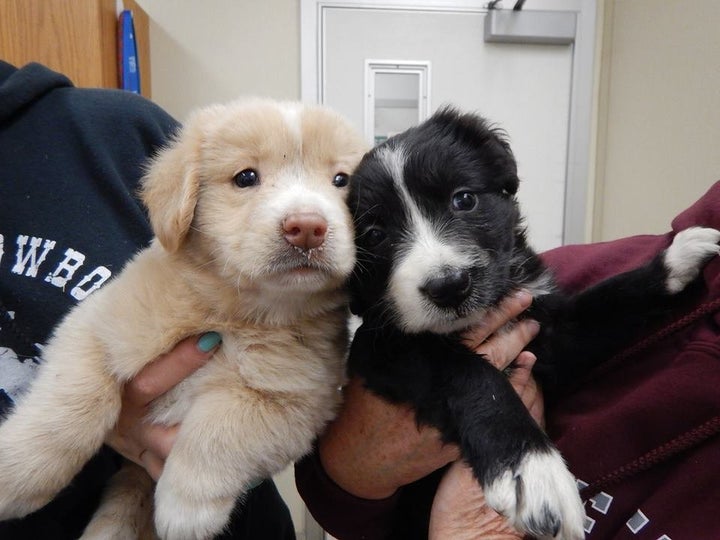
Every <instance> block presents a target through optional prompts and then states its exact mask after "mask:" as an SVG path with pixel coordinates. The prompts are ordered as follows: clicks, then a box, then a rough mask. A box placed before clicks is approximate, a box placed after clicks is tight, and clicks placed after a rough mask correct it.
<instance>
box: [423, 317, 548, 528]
mask: <svg viewBox="0 0 720 540" xmlns="http://www.w3.org/2000/svg"><path fill="white" fill-rule="evenodd" d="M491 317H492V315H491ZM491 317H489V318H491ZM496 317H497V320H503V319H504V318H505V317H504V316H503V315H496ZM492 326H495V325H492ZM537 330H538V327H537V323H534V322H533V321H520V322H519V323H518V324H517V325H516V326H515V327H514V328H513V329H512V330H511V331H510V332H507V333H505V332H503V333H499V334H497V335H495V336H494V337H493V338H491V339H488V340H487V341H485V339H486V337H487V335H488V331H490V333H492V331H491V328H486V325H483V326H482V327H479V328H475V329H473V330H471V331H469V332H468V333H467V334H466V335H465V336H464V338H465V343H466V345H468V346H469V347H471V348H472V349H473V350H474V351H475V352H477V353H478V354H484V355H485V356H486V358H487V359H488V361H489V362H490V363H492V364H493V365H494V366H495V367H497V368H498V369H505V368H506V367H507V366H509V365H510V364H511V363H513V361H514V364H513V371H512V373H511V375H510V378H509V381H510V383H511V384H512V386H513V388H514V389H515V391H516V392H517V393H518V395H519V396H520V399H521V400H522V402H523V404H524V405H525V407H526V408H527V409H528V411H529V412H530V414H531V416H532V417H533V418H534V419H535V421H536V422H538V423H539V424H540V425H541V426H542V425H543V399H542V393H541V392H540V390H539V388H538V386H537V383H536V382H535V379H534V378H533V377H532V367H533V365H534V363H535V360H536V358H535V355H534V354H532V353H530V352H527V351H524V352H520V351H522V349H523V348H524V347H525V346H527V344H528V343H529V342H530V341H531V340H532V338H533V337H534V336H535V335H536V334H537ZM428 536H429V538H430V539H433V540H443V539H446V538H452V539H457V540H479V539H483V540H488V539H493V540H511V539H519V538H523V535H522V534H520V533H519V532H517V531H516V530H515V529H513V528H512V527H511V526H510V525H509V524H508V522H507V520H506V519H505V517H503V516H502V515H500V514H498V513H497V512H495V511H494V510H493V509H492V508H490V507H489V506H488V505H487V503H486V502H485V496H484V494H483V491H482V488H481V487H480V484H478V482H477V480H476V479H475V477H474V475H473V473H472V470H471V469H470V468H469V467H468V466H467V465H466V464H465V463H464V462H462V461H456V462H455V463H453V465H452V466H451V467H450V469H448V471H447V472H446V473H445V475H444V476H443V479H442V480H441V482H440V485H439V486H438V489H437V491H436V492H435V498H434V500H433V505H432V509H431V511H430V529H429V533H428Z"/></svg>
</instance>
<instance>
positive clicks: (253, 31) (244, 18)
mask: <svg viewBox="0 0 720 540" xmlns="http://www.w3.org/2000/svg"><path fill="white" fill-rule="evenodd" d="M138 4H140V5H141V7H142V8H143V9H144V10H145V11H146V12H147V14H148V16H149V18H150V50H151V76H152V87H153V101H155V102H157V103H158V104H159V105H161V106H162V107H163V108H165V109H166V110H167V111H168V112H170V113H171V114H172V115H174V116H175V117H176V118H178V119H179V120H183V119H184V118H185V117H186V116H187V113H188V111H190V110H191V109H193V108H195V107H197V106H199V105H206V104H210V103H217V102H225V101H230V100H232V99H234V98H236V97H238V96H240V95H263V96H267V97H273V98H279V99H299V97H300V26H299V18H300V3H299V0H262V1H258V0H206V1H202V2H201V1H198V0H138Z"/></svg>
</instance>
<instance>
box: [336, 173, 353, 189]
mask: <svg viewBox="0 0 720 540" xmlns="http://www.w3.org/2000/svg"><path fill="white" fill-rule="evenodd" d="M348 179H349V177H348V175H347V174H345V173H342V172H341V173H337V174H336V175H335V178H333V186H335V187H339V188H340V187H345V186H347V185H348Z"/></svg>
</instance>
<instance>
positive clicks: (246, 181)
mask: <svg viewBox="0 0 720 540" xmlns="http://www.w3.org/2000/svg"><path fill="white" fill-rule="evenodd" d="M233 182H235V184H236V185H237V186H238V187H241V188H246V187H250V186H256V185H257V184H259V183H260V175H259V174H258V173H257V171H256V170H255V169H244V170H242V171H240V172H239V173H237V174H236V175H235V176H233Z"/></svg>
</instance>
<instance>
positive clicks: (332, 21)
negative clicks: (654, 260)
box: [302, 0, 595, 250]
mask: <svg viewBox="0 0 720 540" xmlns="http://www.w3.org/2000/svg"><path fill="white" fill-rule="evenodd" d="M504 3H505V4H507V5H506V6H504V7H506V8H511V7H512V5H513V4H514V1H508V0H505V2H504ZM485 5H486V2H479V1H475V2H462V1H461V2H452V1H445V2H443V1H440V2H437V1H436V2H432V1H428V2H418V1H416V2H412V3H410V2H397V1H396V2H376V1H373V0H369V1H367V0H366V1H362V0H349V1H345V2H342V1H340V2H338V1H327V2H324V1H322V0H305V2H304V3H303V5H302V7H303V20H304V22H303V66H302V75H303V98H304V99H306V100H309V101H317V102H321V103H324V104H327V105H330V106H331V107H333V108H335V109H337V110H338V111H340V112H341V113H343V114H344V115H346V116H347V117H348V118H349V119H350V120H351V121H352V122H353V123H354V124H355V126H356V127H357V129H358V130H360V131H361V132H363V133H365V134H366V138H367V139H368V142H369V143H372V142H378V141H381V140H383V138H384V136H385V135H388V134H390V135H391V134H392V133H393V132H395V131H399V130H400V127H402V126H403V123H405V124H411V123H413V119H415V118H417V119H422V118H423V117H424V116H425V115H426V114H431V113H432V112H433V111H435V110H436V109H437V108H439V107H440V106H442V105H446V104H450V105H454V106H457V107H458V108H460V109H462V110H467V111H474V112H478V113H480V114H482V115H483V116H485V117H486V118H488V119H489V120H491V121H492V122H494V123H496V124H498V125H499V126H501V127H502V128H503V129H504V130H505V131H506V132H507V134H508V136H509V138H510V142H511V145H512V147H513V150H514V152H515V156H516V158H517V161H518V171H519V176H520V179H521V187H520V191H519V199H520V204H521V205H522V208H523V211H524V213H525V215H526V216H527V224H528V228H529V237H530V241H531V244H532V245H533V246H534V247H535V248H536V249H538V250H545V249H548V248H551V247H555V246H558V245H561V244H563V243H567V242H576V241H582V240H583V239H584V229H585V215H586V208H585V204H586V201H585V199H586V197H585V193H586V191H587V167H588V163H587V159H584V160H583V156H584V155H586V152H587V144H586V145H585V146H583V144H584V141H588V140H589V136H588V134H589V127H590V126H589V120H587V119H586V120H585V129H584V130H583V129H582V128H581V129H580V130H579V131H580V132H581V133H578V126H582V124H581V123H580V122H581V121H582V120H581V119H580V118H578V117H579V116H582V115H583V114H587V117H588V118H589V111H590V105H589V94H588V95H587V96H585V97H586V99H587V103H586V104H585V107H586V111H585V109H583V107H581V106H578V99H579V97H580V96H579V95H578V94H579V93H580V91H581V90H582V88H579V86H582V85H579V84H578V73H577V71H578V58H579V57H578V53H579V50H578V41H577V39H576V40H575V41H574V43H570V44H565V45H546V44H543V45H540V44H517V43H486V42H485V41H484V38H483V27H484V21H485V17H486V16H487V10H486V9H485V8H484V7H483V6H485ZM525 6H526V7H525V10H527V9H531V8H534V7H544V8H548V7H554V8H561V9H569V8H574V10H575V13H576V15H578V16H579V21H582V18H581V16H582V13H581V10H582V9H585V10H586V12H585V23H586V24H585V25H584V26H583V25H582V24H581V23H580V22H579V23H578V34H579V32H580V31H582V30H583V28H586V27H587V22H588V21H587V19H592V21H593V24H594V9H595V6H594V2H589V1H587V0H585V1H584V2H580V1H575V2H573V1H571V0H567V1H566V0H555V1H553V0H544V1H542V2H540V1H539V0H535V1H534V2H533V0H529V1H528V2H526V4H525ZM590 9H592V17H589V16H588V11H589V10H590ZM590 29H591V32H590V33H591V34H593V35H594V26H591V27H590ZM593 35H591V36H585V39H586V41H585V43H587V40H588V39H593V40H594V37H593ZM590 50H592V47H590ZM589 61H590V62H591V61H592V55H590V56H589ZM423 66H424V71H423V69H422V68H423ZM580 71H581V72H585V73H589V74H591V73H592V66H585V69H584V70H580ZM388 81H389V82H388ZM393 81H396V82H397V84H396V85H394V86H393V85H392V84H391V83H392V82H393ZM581 82H582V81H581ZM423 85H425V86H423ZM588 87H590V85H588ZM388 88H390V90H388ZM393 88H395V90H393ZM381 89H384V90H381ZM388 92H390V94H388ZM393 92H395V95H393ZM393 107H394V108H393ZM578 110H580V113H582V114H578ZM386 124H387V125H388V126H389V127H385V128H383V127H382V126H383V125H386ZM405 127H407V126H405ZM383 129H384V130H385V132H383ZM574 131H575V132H574Z"/></svg>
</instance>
